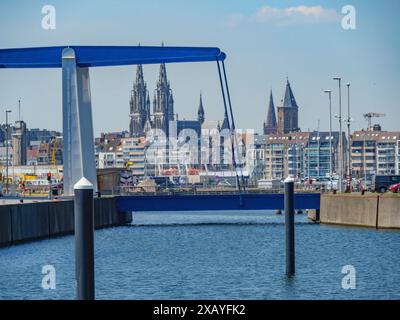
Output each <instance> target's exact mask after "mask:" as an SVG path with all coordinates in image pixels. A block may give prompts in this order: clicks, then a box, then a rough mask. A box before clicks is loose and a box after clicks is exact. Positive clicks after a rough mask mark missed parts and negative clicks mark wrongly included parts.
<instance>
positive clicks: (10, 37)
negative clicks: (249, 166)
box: [0, 0, 400, 136]
mask: <svg viewBox="0 0 400 320" xmlns="http://www.w3.org/2000/svg"><path fill="white" fill-rule="evenodd" d="M47 4H48V5H52V6H54V7H55V9H56V29H55V30H44V29H43V28H42V26H41V21H42V18H43V16H44V15H43V14H42V13H41V10H42V7H43V6H44V5H47ZM345 5H352V6H354V7H355V9H356V18H357V26H356V30H344V29H343V28H342V26H341V19H342V16H343V15H342V13H341V10H342V7H343V6H345ZM399 11H400V1H398V0H383V1H377V0H375V1H362V0H354V1H342V0H338V1H326V0H325V1H324V0H319V1H311V0H303V1H297V0H291V1H260V0H253V1H245V0H240V1H239V0H237V1H235V0H220V1H212V0H203V1H184V0H170V1H162V0H160V1H154V0H153V1H134V0H130V1H128V0H119V1H112V2H111V1H106V0H97V1H76V0H70V1H60V0H49V1H46V2H44V1H36V0H33V1H32V0H31V1H28V0H20V1H7V0H3V1H1V2H0V30H2V31H1V33H0V48H12V47H34V46H55V45H137V44H138V43H141V44H142V45H160V44H161V42H164V44H165V45H167V46H169V45H170V46H217V47H219V48H221V49H222V50H223V51H224V52H226V53H227V60H226V67H227V72H228V79H229V84H230V90H231V95H232V102H233V108H234V112H235V120H236V126H237V127H239V128H243V129H255V130H256V132H259V133H261V132H262V126H263V122H264V120H265V117H266V114H267V109H268V102H269V101H268V100H269V94H270V90H271V88H272V91H273V95H274V100H275V105H279V104H280V101H281V99H282V98H283V95H284V91H285V84H286V77H287V76H288V78H289V80H290V83H291V85H292V89H293V93H294V95H295V97H296V101H297V104H298V105H299V126H300V127H301V129H302V130H303V131H306V130H308V128H310V129H311V130H313V129H314V130H316V129H317V126H318V121H319V122H320V129H321V130H325V131H326V130H328V128H329V126H328V124H329V118H328V116H329V114H328V107H329V104H328V97H327V95H326V94H324V93H323V90H324V89H331V90H332V91H333V97H332V99H333V100H332V102H333V113H334V114H337V112H338V88H337V82H336V81H333V80H332V78H333V77H335V76H341V77H342V78H343V82H342V84H343V86H342V109H343V115H344V116H347V91H346V90H347V88H346V83H347V82H350V83H351V108H352V118H353V119H354V122H352V131H354V130H359V129H362V128H366V126H367V123H366V121H365V120H364V118H363V116H362V115H363V114H364V113H367V112H381V113H386V117H384V118H379V119H378V121H377V122H379V123H380V124H381V125H382V128H383V130H393V131H400V124H399V120H398V119H399V108H400V103H399V101H400V99H399V97H398V95H399V93H398V91H399V88H400V78H399V75H400V59H399V58H400V37H399V34H400V23H399V22H398V17H397V16H398V12H399ZM158 70H159V66H158V65H145V66H143V71H144V78H145V81H146V82H147V87H148V89H149V92H150V96H152V93H153V90H154V89H155V85H156V79H157V77H158ZM90 72H91V93H92V107H93V119H94V130H95V135H96V136H97V135H99V133H100V132H108V131H122V130H129V116H128V113H129V98H130V90H131V89H132V85H133V82H134V80H135V74H136V66H126V67H113V68H93V69H91V71H90ZM167 74H168V79H169V81H170V83H171V88H172V90H173V92H174V100H175V107H174V108H175V112H176V113H178V114H179V118H180V119H183V118H186V119H195V118H196V114H197V107H198V105H199V96H200V91H201V92H202V96H203V105H204V109H205V117H206V119H207V120H212V119H213V120H218V119H221V120H222V119H223V103H222V98H221V93H220V89H219V82H218V75H217V69H216V65H215V63H192V64H169V65H167ZM19 98H21V102H22V105H21V114H22V119H23V120H25V121H26V122H27V126H28V127H29V128H37V127H38V128H47V129H52V130H60V131H61V130H62V117H61V111H62V110H61V108H62V106H61V103H62V100H61V70H59V69H42V70H34V69H18V70H17V69H0V122H1V123H4V122H5V109H7V108H10V109H12V111H13V113H12V114H11V115H10V121H15V120H17V119H18V99H19ZM334 129H335V130H337V129H338V124H337V120H336V119H334Z"/></svg>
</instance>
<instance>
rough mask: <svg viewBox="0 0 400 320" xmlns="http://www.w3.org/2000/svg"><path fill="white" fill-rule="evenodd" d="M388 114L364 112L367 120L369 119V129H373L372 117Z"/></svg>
mask: <svg viewBox="0 0 400 320" xmlns="http://www.w3.org/2000/svg"><path fill="white" fill-rule="evenodd" d="M385 116H386V114H384V113H375V112H369V113H365V114H364V118H365V120H367V121H368V131H371V130H372V118H379V117H385Z"/></svg>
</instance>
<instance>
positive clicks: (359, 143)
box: [351, 130, 400, 180]
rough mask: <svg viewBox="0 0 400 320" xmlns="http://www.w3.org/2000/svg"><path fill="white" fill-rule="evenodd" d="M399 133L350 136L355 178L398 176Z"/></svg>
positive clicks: (371, 133) (399, 170)
mask: <svg viewBox="0 0 400 320" xmlns="http://www.w3.org/2000/svg"><path fill="white" fill-rule="evenodd" d="M399 146H400V132H398V131H392V132H389V131H380V130H374V131H356V132H354V133H353V136H352V143H351V165H352V175H353V177H356V178H363V179H367V180H371V179H372V176H374V175H376V174H377V175H389V174H400V162H399V159H400V147H399Z"/></svg>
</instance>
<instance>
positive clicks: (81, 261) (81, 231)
mask: <svg viewBox="0 0 400 320" xmlns="http://www.w3.org/2000/svg"><path fill="white" fill-rule="evenodd" d="M74 194H75V200H74V209H75V279H76V298H77V299H78V300H94V214H93V184H92V183H91V182H90V181H89V180H87V179H86V178H84V177H83V178H81V179H80V180H79V181H78V182H77V183H76V184H75V185H74Z"/></svg>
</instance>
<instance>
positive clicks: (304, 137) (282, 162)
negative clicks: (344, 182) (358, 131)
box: [254, 131, 346, 180]
mask: <svg viewBox="0 0 400 320" xmlns="http://www.w3.org/2000/svg"><path fill="white" fill-rule="evenodd" d="M331 139H332V146H331V144H330V140H329V132H319V131H313V132H292V133H288V134H275V135H260V136H256V137H255V139H254V140H255V154H254V159H256V162H257V163H256V164H255V168H256V170H254V174H258V177H257V178H259V179H271V180H275V179H278V180H283V179H285V178H286V177H287V176H288V175H291V176H293V177H296V178H298V179H305V178H313V179H320V178H326V177H330V170H331V168H332V174H333V176H337V174H338V159H339V133H338V132H332V135H331ZM343 140H344V141H346V138H345V134H344V133H343ZM331 147H332V153H331V152H330V150H331V149H330V148H331ZM344 150H345V149H344Z"/></svg>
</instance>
